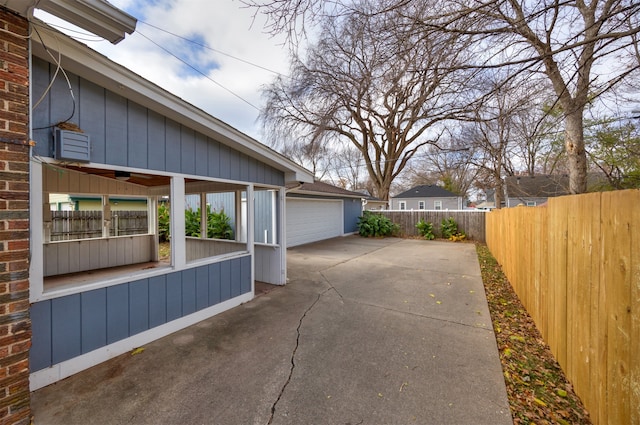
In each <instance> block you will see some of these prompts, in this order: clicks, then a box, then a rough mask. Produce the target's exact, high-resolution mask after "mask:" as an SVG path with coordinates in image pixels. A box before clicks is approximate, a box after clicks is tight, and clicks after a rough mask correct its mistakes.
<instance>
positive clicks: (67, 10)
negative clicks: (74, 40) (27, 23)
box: [36, 0, 137, 44]
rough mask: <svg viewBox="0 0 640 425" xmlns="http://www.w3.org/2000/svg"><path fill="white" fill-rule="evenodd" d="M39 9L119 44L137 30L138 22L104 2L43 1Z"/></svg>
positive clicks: (85, 0) (79, 0)
mask: <svg viewBox="0 0 640 425" xmlns="http://www.w3.org/2000/svg"><path fill="white" fill-rule="evenodd" d="M36 7H37V8H38V9H41V10H44V11H45V12H48V13H51V14H52V15H54V16H57V17H58V18H61V19H64V20H65V21H67V22H70V23H72V24H74V25H77V26H79V27H80V28H82V29H85V30H87V31H90V32H92V33H93V34H96V35H99V36H100V37H102V38H104V39H106V40H108V41H110V42H111V43H113V44H117V43H118V42H120V41H122V40H123V39H124V37H125V35H126V34H132V33H133V32H134V31H135V29H136V24H137V20H136V19H135V18H134V17H133V16H131V15H129V14H128V13H126V12H124V11H122V10H120V9H118V8H117V7H115V6H113V5H111V4H110V3H108V2H106V1H103V0H42V1H40V2H38V3H37V5H36Z"/></svg>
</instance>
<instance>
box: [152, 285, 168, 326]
mask: <svg viewBox="0 0 640 425" xmlns="http://www.w3.org/2000/svg"><path fill="white" fill-rule="evenodd" d="M165 323H167V277H166V275H162V276H155V277H152V278H150V279H149V327H150V328H154V327H156V326H160V325H164V324H165Z"/></svg>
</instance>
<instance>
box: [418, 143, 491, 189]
mask: <svg viewBox="0 0 640 425" xmlns="http://www.w3.org/2000/svg"><path fill="white" fill-rule="evenodd" d="M463 134H465V133H463V132H461V131H457V132H456V133H455V134H452V135H449V136H448V137H447V139H446V140H445V141H442V142H441V143H440V144H439V146H431V147H429V149H428V150H427V152H426V153H425V154H424V155H422V156H420V157H417V158H414V160H413V161H412V164H411V167H410V169H409V173H408V174H409V177H408V181H409V183H410V185H411V186H417V185H422V184H437V185H440V186H442V187H444V188H445V189H447V190H449V191H451V192H453V193H456V194H458V195H460V196H462V197H467V196H469V192H470V190H471V188H472V187H473V184H474V182H475V180H476V177H477V176H478V172H479V169H478V167H477V166H475V165H474V164H473V161H472V158H473V156H474V152H473V150H472V149H471V148H470V145H471V144H470V142H471V141H470V140H468V139H467V138H466V137H463ZM407 189H408V188H407Z"/></svg>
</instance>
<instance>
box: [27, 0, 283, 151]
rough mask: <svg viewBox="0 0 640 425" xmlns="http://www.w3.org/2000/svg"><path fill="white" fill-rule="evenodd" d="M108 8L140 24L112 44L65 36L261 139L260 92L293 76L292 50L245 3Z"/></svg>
mask: <svg viewBox="0 0 640 425" xmlns="http://www.w3.org/2000/svg"><path fill="white" fill-rule="evenodd" d="M110 3H111V4H113V5H114V6H116V7H118V8H120V9H122V10H124V11H125V12H127V13H129V14H130V15H132V16H133V17H134V18H136V19H137V20H138V24H137V27H136V32H135V33H133V34H132V35H127V37H126V38H125V39H124V40H123V41H121V42H120V43H118V44H116V45H112V44H111V43H109V42H108V41H105V40H103V39H100V38H99V37H96V36H93V35H89V34H87V33H86V31H82V30H79V29H77V28H76V29H75V30H74V31H76V32H71V31H65V30H63V31H64V32H66V33H67V34H69V35H71V36H73V37H74V38H76V39H77V40H79V41H80V42H82V43H84V44H86V45H88V46H89V47H91V48H92V49H94V50H96V51H98V52H100V53H102V54H104V55H105V56H107V57H109V58H110V59H112V60H113V61H115V62H117V63H119V64H121V65H123V66H125V67H127V68H129V69H130V70H132V71H134V72H135V73H137V74H139V75H141V76H143V77H144V78H146V79H148V80H150V81H152V82H153V83H155V84H157V85H159V86H160V87H162V88H164V89H165V90H167V91H169V92H171V93H173V94H175V95H177V96H179V97H181V98H182V99H184V100H186V101H187V102H189V103H191V104H193V105H194V106H196V107H198V108H200V109H202V110H204V111H205V112H207V113H209V114H211V115H213V116H214V117H216V118H218V119H220V120H222V121H224V122H226V123H227V124H229V125H231V126H232V127H235V128H236V129H238V130H240V131H242V132H244V133H246V134H248V135H249V136H251V137H254V138H256V139H258V140H260V141H262V139H263V137H262V135H261V131H260V125H259V123H258V121H257V118H258V115H259V109H260V108H262V106H263V99H262V98H261V94H260V90H261V88H262V87H263V86H265V85H268V84H269V83H270V82H272V81H273V79H274V78H275V77H276V76H277V74H278V73H279V74H285V75H286V74H287V72H288V64H289V59H288V58H289V53H288V50H287V49H286V47H285V45H284V38H283V37H272V36H271V35H269V34H266V33H265V31H264V29H263V24H264V19H263V18H262V17H261V16H256V19H255V20H254V16H253V15H254V13H255V11H254V10H252V9H248V8H246V7H245V6H244V5H243V4H242V3H241V2H240V1H239V0H213V1H211V0H110ZM35 16H36V17H38V18H40V19H42V20H44V21H45V22H48V23H50V24H53V25H56V28H58V29H61V28H60V27H65V28H73V27H72V26H71V25H70V24H68V23H67V22H65V21H62V20H60V19H57V18H55V17H53V16H51V15H47V14H46V13H44V12H41V11H36V13H35ZM77 31H82V33H80V32H77ZM169 33H173V34H176V35H178V36H180V37H183V38H184V39H188V40H193V41H195V42H197V43H198V44H194V43H190V42H188V41H186V40H184V39H181V38H179V37H176V36H174V35H171V34H169ZM203 46H206V47H203ZM212 49H214V50H212ZM174 56H178V57H179V58H180V59H181V60H179V59H177V58H175V57H174ZM234 57H235V58H238V59H240V60H238V59H235V58H234ZM247 62H249V63H251V64H255V65H258V66H254V65H251V64H248V63H247ZM63 66H64V64H63ZM262 68H266V69H268V70H265V69H262Z"/></svg>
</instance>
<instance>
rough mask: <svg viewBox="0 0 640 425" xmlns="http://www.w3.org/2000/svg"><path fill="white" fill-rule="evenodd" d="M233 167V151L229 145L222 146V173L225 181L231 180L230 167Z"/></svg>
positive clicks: (220, 174) (221, 175)
mask: <svg viewBox="0 0 640 425" xmlns="http://www.w3.org/2000/svg"><path fill="white" fill-rule="evenodd" d="M230 166H231V151H230V149H229V147H228V146H227V145H223V144H222V143H221V144H220V173H219V176H220V177H221V178H223V179H228V178H229V167H230Z"/></svg>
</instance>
